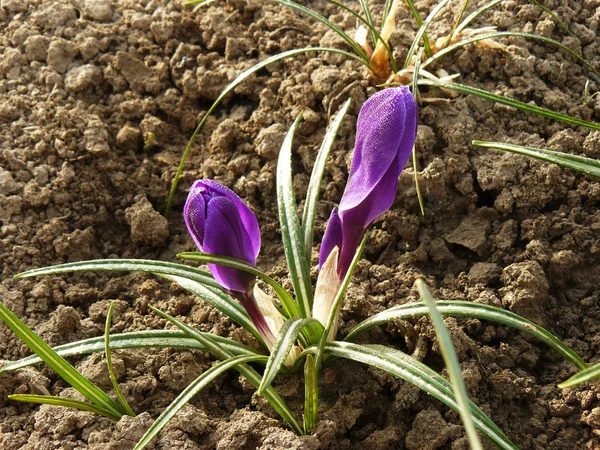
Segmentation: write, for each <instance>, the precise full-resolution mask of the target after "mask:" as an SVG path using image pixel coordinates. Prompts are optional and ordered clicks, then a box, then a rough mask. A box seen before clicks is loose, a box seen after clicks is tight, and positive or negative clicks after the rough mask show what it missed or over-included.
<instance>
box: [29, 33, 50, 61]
mask: <svg viewBox="0 0 600 450" xmlns="http://www.w3.org/2000/svg"><path fill="white" fill-rule="evenodd" d="M49 45H50V39H48V38H47V37H46V36H42V35H36V36H31V37H29V38H27V40H26V41H25V54H26V55H27V58H29V60H30V61H44V62H45V61H46V58H47V57H48V46H49Z"/></svg>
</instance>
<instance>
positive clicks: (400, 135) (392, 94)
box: [319, 86, 417, 278]
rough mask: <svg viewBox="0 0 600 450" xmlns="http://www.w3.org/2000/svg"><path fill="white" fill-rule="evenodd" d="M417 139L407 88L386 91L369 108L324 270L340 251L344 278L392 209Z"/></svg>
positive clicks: (332, 224) (330, 227) (325, 250)
mask: <svg viewBox="0 0 600 450" xmlns="http://www.w3.org/2000/svg"><path fill="white" fill-rule="evenodd" d="M416 133H417V104H416V102H415V100H414V98H413V96H412V94H411V93H410V91H409V89H408V88H407V87H405V86H402V87H397V88H389V89H384V90H383V91H380V92H378V93H377V94H375V95H374V96H372V97H371V98H369V99H368V100H367V101H366V102H365V104H364V105H363V107H362V109H361V110H360V114H359V115H358V123H357V126H356V143H355V145H354V155H353V158H352V166H351V168H350V175H349V177H348V183H347V184H346V189H345V190H344V194H343V195H342V199H341V200H340V205H339V210H335V209H334V210H333V211H332V213H331V217H330V218H329V222H328V223H327V229H326V230H325V235H324V236H323V242H322V244H321V251H320V255H319V267H321V266H322V265H323V263H324V262H325V260H326V259H327V257H328V256H329V254H330V253H331V251H332V250H333V248H334V247H336V246H337V247H338V248H339V249H340V255H339V260H338V275H339V276H340V278H343V277H344V275H345V274H346V272H347V271H348V268H349V266H350V263H351V262H352V258H353V257H354V253H355V252H356V249H357V248H358V246H359V244H360V241H361V239H362V238H363V236H364V235H365V233H366V231H367V229H368V228H369V226H371V224H372V223H373V222H375V221H376V220H377V219H378V218H379V217H380V216H381V215H382V214H383V213H384V212H385V211H387V210H388V209H389V208H390V206H392V203H393V202H394V198H395V197H396V188H397V186H398V177H399V176H400V172H402V169H404V166H405V165H406V162H407V161H408V158H409V157H410V155H411V152H412V149H413V145H414V143H415V139H416Z"/></svg>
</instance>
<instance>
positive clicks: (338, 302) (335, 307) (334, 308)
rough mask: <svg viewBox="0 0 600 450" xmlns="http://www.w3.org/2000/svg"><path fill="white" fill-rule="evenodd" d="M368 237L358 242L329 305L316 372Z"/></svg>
mask: <svg viewBox="0 0 600 450" xmlns="http://www.w3.org/2000/svg"><path fill="white" fill-rule="evenodd" d="M368 239H369V232H367V233H366V234H365V237H364V238H363V240H362V242H361V243H360V246H359V247H358V249H357V250H356V253H355V254H354V258H352V262H351V263H350V267H349V268H348V272H346V275H345V276H344V279H343V280H342V284H341V285H340V288H339V289H338V292H337V294H336V296H335V299H334V300H333V303H332V305H331V311H330V312H329V317H328V318H327V324H326V325H325V330H324V331H323V334H321V339H320V340H319V345H318V347H317V352H316V353H315V370H316V371H317V374H318V373H319V370H320V369H321V364H322V362H323V353H324V351H325V345H326V343H327V337H328V336H329V330H331V327H332V326H333V323H334V322H335V321H336V320H337V317H338V311H339V309H340V308H341V306H342V301H343V300H344V296H345V295H346V291H347V290H348V286H349V285H350V280H351V279H352V275H353V274H354V269H356V265H357V264H358V261H359V260H360V257H361V255H362V253H363V250H364V249H365V245H366V243H367V240H368Z"/></svg>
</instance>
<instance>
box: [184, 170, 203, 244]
mask: <svg viewBox="0 0 600 450" xmlns="http://www.w3.org/2000/svg"><path fill="white" fill-rule="evenodd" d="M199 183H200V184H199ZM203 191H204V188H203V187H202V185H201V180H200V181H196V182H195V183H194V184H193V185H192V187H191V188H190V193H189V194H188V198H187V201H186V202H185V206H184V208H183V218H184V220H185V224H186V226H187V228H188V230H189V232H190V235H191V236H192V239H194V242H195V243H196V245H197V246H198V248H199V249H200V250H201V251H204V250H203V242H204V226H205V222H206V203H205V201H204V196H203V195H202V192H203Z"/></svg>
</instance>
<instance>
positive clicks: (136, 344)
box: [0, 330, 260, 375]
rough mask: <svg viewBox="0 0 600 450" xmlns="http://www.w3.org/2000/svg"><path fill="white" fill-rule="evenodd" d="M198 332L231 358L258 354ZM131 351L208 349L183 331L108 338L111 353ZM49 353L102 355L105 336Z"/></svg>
mask: <svg viewBox="0 0 600 450" xmlns="http://www.w3.org/2000/svg"><path fill="white" fill-rule="evenodd" d="M198 333H200V334H201V335H203V336H207V338H209V339H212V340H213V341H215V342H216V343H217V344H218V345H219V347H221V348H224V349H225V350H227V351H228V352H229V353H231V354H232V355H235V356H238V355H259V354H260V353H258V352H257V351H256V350H254V349H251V348H250V347H247V346H245V345H243V344H240V343H239V342H236V341H233V340H231V339H228V338H224V337H221V336H215V335H213V334H210V333H203V332H200V331H199V332H198ZM132 348H186V349H189V350H201V351H207V350H208V349H207V348H206V347H205V346H203V345H202V344H200V342H198V340H197V339H194V338H191V337H189V336H188V335H187V334H186V333H183V332H182V331H172V330H146V331H135V332H132V333H122V334H113V335H112V336H111V337H110V349H111V350H123V349H132ZM52 350H53V351H55V352H56V353H57V354H58V355H60V356H62V357H67V356H74V355H87V354H90V353H96V352H102V351H104V336H99V337H95V338H90V339H84V340H81V341H77V342H71V343H69V344H63V345H59V346H57V347H53V348H52ZM41 362H43V361H42V359H41V358H40V357H39V356H36V355H32V356H28V357H26V358H23V359H20V360H18V361H14V362H12V363H9V364H8V365H6V366H4V367H3V368H2V369H0V375H1V374H2V373H4V372H9V371H12V370H17V369H22V368H23V367H28V366H31V365H33V364H38V363H41Z"/></svg>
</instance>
